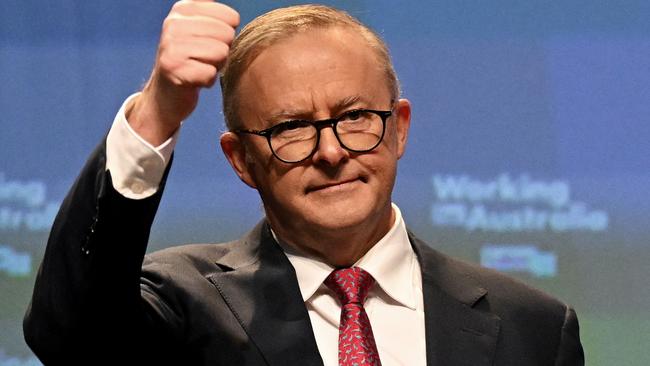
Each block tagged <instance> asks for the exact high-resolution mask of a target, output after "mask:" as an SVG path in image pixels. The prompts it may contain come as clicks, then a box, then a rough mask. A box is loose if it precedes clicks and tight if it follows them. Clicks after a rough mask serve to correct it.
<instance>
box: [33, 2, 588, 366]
mask: <svg viewBox="0 0 650 366" xmlns="http://www.w3.org/2000/svg"><path fill="white" fill-rule="evenodd" d="M238 22H239V16H238V15H237V13H236V12H235V11H234V10H233V9H231V8H229V7H227V6H225V5H222V4H217V3H213V2H199V1H180V2H178V3H177V4H175V5H174V7H173V9H172V11H171V12H170V14H169V16H168V17H167V19H166V20H165V22H164V25H163V31H162V35H161V40H160V45H159V49H158V55H157V60H156V65H155V67H154V70H153V73H152V75H151V78H150V79H149V82H148V83H147V85H146V86H145V88H144V90H143V91H142V92H141V93H140V94H137V95H135V96H134V97H132V98H129V99H128V100H127V101H126V102H125V104H124V106H123V108H122V109H121V110H120V112H118V116H117V117H116V120H115V123H114V125H113V127H112V128H111V130H110V132H109V134H108V136H107V139H106V141H105V142H103V143H102V144H100V146H99V147H98V148H97V150H96V151H95V152H94V154H93V155H92V156H91V158H90V160H89V161H88V163H87V164H86V167H85V168H84V170H83V171H82V173H81V175H80V176H79V178H78V180H77V181H76V182H75V185H74V186H73V188H72V190H71V192H70V193H69V195H68V197H67V198H66V200H65V201H64V203H63V205H62V207H61V211H60V213H59V215H58V216H57V218H56V221H55V224H54V227H53V229H52V232H51V235H50V240H49V242H48V247H47V250H46V253H45V258H44V260H43V264H42V265H41V268H40V271H39V275H38V278H37V282H36V286H35V290H34V296H33V299H32V303H31V305H30V308H29V309H28V311H27V314H26V317H25V336H26V339H27V341H28V343H29V344H30V346H31V347H32V348H33V349H34V351H35V352H36V354H37V355H38V356H39V358H40V359H41V360H43V361H44V362H45V363H46V364H48V363H54V364H59V363H68V364H69V363H73V364H74V363H82V362H83V363H86V364H96V363H100V364H103V363H117V362H121V363H125V362H126V360H134V361H135V362H141V363H145V364H188V365H194V364H199V365H203V364H205V365H208V364H210V365H264V364H269V365H322V364H326V365H336V364H340V365H347V364H372V365H379V364H383V365H582V364H583V363H584V361H583V354H582V348H581V345H580V340H579V335H578V324H577V319H576V317H575V313H574V312H573V310H572V309H570V308H569V307H568V306H566V305H565V304H563V303H561V302H559V301H557V300H554V299H552V298H550V297H549V296H547V295H545V294H542V293H540V292H538V291H535V290H532V289H530V288H528V287H526V286H524V285H522V284H519V283H517V282H514V281H512V280H510V279H507V278H505V277H503V276H501V275H499V274H496V273H493V272H491V271H487V270H484V269H480V268H477V267H475V266H472V265H469V264H465V263H462V262H458V261H456V260H453V259H451V258H448V257H446V256H444V255H442V254H440V253H437V252H435V251H434V250H432V249H430V248H429V247H428V246H427V245H426V244H424V243H423V242H421V241H420V240H419V239H417V238H416V237H415V236H413V235H412V234H410V233H409V232H407V231H406V227H405V224H404V221H403V219H402V217H401V214H400V212H399V209H398V208H397V206H395V205H392V203H391V191H392V188H393V185H394V182H395V174H396V166H397V160H398V159H399V158H400V157H401V156H402V155H403V153H404V150H405V146H406V141H407V136H408V129H409V123H410V104H409V102H408V101H407V100H406V99H401V98H399V87H398V83H397V78H396V77H395V73H394V71H393V68H392V65H391V63H390V59H389V56H388V52H387V50H386V48H385V45H384V44H383V42H382V41H381V40H380V39H379V38H378V37H377V36H376V35H375V34H374V33H372V32H371V31H370V30H369V29H367V28H366V27H365V26H363V25H362V24H361V23H359V22H358V21H357V20H356V19H354V18H352V17H350V16H349V15H347V14H346V13H343V12H341V11H338V10H335V9H331V8H327V7H322V6H299V7H292V8H286V9H278V10H276V11H273V12H270V13H268V14H265V15H263V16H261V17H259V18H257V19H256V20H254V21H253V22H252V23H250V24H249V25H248V26H247V27H245V28H244V29H243V30H242V31H241V33H240V34H239V36H238V37H237V39H236V40H234V41H233V38H234V33H235V31H234V28H235V27H236V26H237V25H238ZM231 42H232V44H231ZM218 72H220V73H222V77H221V86H222V92H223V99H224V103H223V104H224V112H225V116H226V122H227V125H228V128H229V131H228V132H226V133H224V134H223V136H222V137H221V146H222V149H223V152H224V154H225V156H226V158H227V159H228V161H229V162H230V164H231V165H232V167H233V170H234V171H235V173H236V174H237V175H238V176H239V177H240V179H241V180H242V181H243V182H244V183H246V184H247V185H249V186H251V187H252V188H254V189H256V190H257V191H258V192H259V194H260V197H261V199H262V202H263V205H264V209H265V213H266V218H265V219H264V220H263V221H262V222H261V223H260V224H259V225H258V226H257V227H255V228H254V229H253V230H252V231H251V232H250V233H249V234H247V235H246V236H244V237H243V238H241V239H239V240H237V241H234V242H230V243H224V244H204V245H191V246H181V247H176V248H172V249H168V250H164V251H162V252H158V253H154V254H152V255H150V256H147V257H146V258H144V263H143V257H144V252H145V249H146V243H147V240H148V235H149V228H150V226H151V222H152V220H153V217H154V214H155V211H156V208H157V205H158V202H159V200H160V196H161V194H162V191H163V188H164V181H165V178H164V176H165V172H166V171H167V170H168V169H169V167H170V160H171V158H170V157H171V150H172V149H173V144H174V141H175V134H176V133H177V131H178V130H179V128H180V123H181V121H182V120H183V119H184V118H186V117H187V116H188V115H189V114H190V113H191V112H192V110H193V109H194V107H195V105H196V103H197V100H198V94H199V91H200V89H201V88H203V87H209V86H211V85H212V84H213V83H214V82H215V80H216V77H217V73H218ZM348 297H349V298H348ZM353 297H354V299H352V298H353ZM348 301H349V302H350V303H348ZM350 319H351V320H350ZM350 340H352V342H351V341H350Z"/></svg>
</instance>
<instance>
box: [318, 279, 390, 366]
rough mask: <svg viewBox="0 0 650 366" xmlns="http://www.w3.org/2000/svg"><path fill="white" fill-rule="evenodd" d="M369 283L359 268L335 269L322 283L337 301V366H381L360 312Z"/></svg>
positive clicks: (373, 341) (367, 321)
mask: <svg viewBox="0 0 650 366" xmlns="http://www.w3.org/2000/svg"><path fill="white" fill-rule="evenodd" d="M373 283H375V279H374V278H372V276H371V275H370V274H369V273H368V272H366V271H364V270H363V269H361V268H359V267H353V268H342V269H337V270H335V271H334V272H332V273H331V274H330V275H329V276H328V277H327V279H325V285H326V286H327V287H329V288H330V289H332V290H333V291H334V292H335V293H336V296H338V298H339V300H340V301H341V324H340V325H339V366H368V365H372V366H381V361H379V354H378V353H377V345H376V344H375V337H374V336H373V335H372V328H371V327H370V321H369V320H368V315H367V314H366V310H365V309H364V308H363V302H364V301H365V300H366V296H368V290H369V289H370V286H372V284H373Z"/></svg>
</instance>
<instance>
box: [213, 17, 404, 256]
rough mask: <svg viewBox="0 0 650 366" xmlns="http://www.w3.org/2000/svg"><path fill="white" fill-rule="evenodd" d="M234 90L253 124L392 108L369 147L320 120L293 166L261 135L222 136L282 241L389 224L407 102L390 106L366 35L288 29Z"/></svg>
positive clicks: (248, 124)
mask: <svg viewBox="0 0 650 366" xmlns="http://www.w3.org/2000/svg"><path fill="white" fill-rule="evenodd" d="M238 93H239V100H240V109H239V116H240V119H241V121H242V123H243V124H244V127H245V128H247V129H254V130H262V129H266V128H269V127H271V126H273V125H276V124H278V123H280V122H283V121H286V120H292V119H307V120H320V119H327V118H332V117H336V116H338V115H340V114H341V113H343V112H346V111H349V110H352V109H361V108H365V109H375V110H391V109H392V110H393V116H391V117H389V119H388V120H387V123H386V133H385V136H384V139H383V141H382V143H381V144H380V145H379V146H378V147H377V148H375V149H374V150H372V151H370V152H367V153H353V152H350V151H347V150H345V149H344V148H343V147H341V145H340V144H339V142H338V141H337V139H336V137H335V135H334V132H333V131H332V128H329V127H326V128H323V129H322V130H321V131H320V134H321V137H320V144H319V146H318V149H317V150H316V152H315V153H314V154H313V155H312V156H311V157H310V158H308V159H307V160H305V161H303V162H300V163H297V164H288V163H284V162H282V161H280V160H278V159H277V158H275V157H274V156H273V154H272V152H271V150H270V148H269V146H268V144H267V141H266V139H265V138H264V137H261V136H256V135H239V136H237V135H234V134H229V133H227V134H226V135H224V136H228V137H225V139H226V140H230V141H235V142H236V143H235V144H234V146H236V148H234V149H233V148H232V146H233V145H231V147H230V148H228V147H224V151H225V152H226V155H228V157H229V159H230V161H231V163H233V166H234V167H235V170H236V171H237V172H238V174H239V176H240V178H241V179H242V180H243V181H244V182H246V183H247V184H248V185H250V186H252V187H254V188H256V189H257V190H258V191H259V194H260V196H261V198H262V201H263V203H264V208H265V211H266V214H267V217H268V219H269V220H270V222H271V225H272V227H273V229H274V230H275V231H276V232H277V233H278V234H279V235H280V236H281V237H282V238H284V239H285V240H288V241H294V243H293V244H298V245H300V244H301V243H300V241H302V240H306V239H307V238H309V237H313V236H315V235H328V236H336V235H334V234H336V233H340V234H344V233H350V232H352V231H355V230H356V231H358V230H364V231H365V232H366V233H368V235H373V233H374V234H377V235H378V236H379V237H381V235H383V234H385V232H387V231H388V230H389V228H390V226H391V225H392V220H393V218H392V209H391V206H390V202H391V191H392V188H393V184H394V181H395V174H396V166H397V160H398V159H399V158H400V157H401V155H402V153H403V151H404V145H405V143H406V135H407V132H408V125H409V118H410V106H409V104H408V101H406V100H399V101H393V103H392V104H391V95H390V91H389V88H388V86H387V82H386V77H385V74H384V71H383V68H382V66H381V65H380V64H379V62H378V61H377V59H376V56H375V54H374V53H373V50H372V49H371V48H370V47H369V46H368V45H367V44H366V43H365V41H364V40H363V38H361V37H360V36H359V35H357V34H355V33H353V32H352V31H350V30H347V29H343V28H331V29H325V30H310V31H307V32H302V33H298V34H296V35H294V36H291V37H290V38H288V39H286V40H283V41H281V42H279V43H278V44H275V45H273V46H271V47H268V48H266V49H265V50H264V51H262V52H261V53H260V54H259V55H258V56H257V57H256V58H255V60H254V61H253V62H252V63H251V64H250V66H249V68H248V70H247V71H246V73H245V74H244V75H243V77H242V79H241V80H240V84H239V89H238ZM222 146H223V139H222ZM229 150H230V151H231V153H232V154H231V153H229ZM233 159H234V160H233ZM292 238H293V240H292ZM295 241H297V242H295Z"/></svg>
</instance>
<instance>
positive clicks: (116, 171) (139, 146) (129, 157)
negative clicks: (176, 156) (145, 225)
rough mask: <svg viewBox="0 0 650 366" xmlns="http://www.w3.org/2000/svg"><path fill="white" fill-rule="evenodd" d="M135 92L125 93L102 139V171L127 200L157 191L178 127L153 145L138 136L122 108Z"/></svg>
mask: <svg viewBox="0 0 650 366" xmlns="http://www.w3.org/2000/svg"><path fill="white" fill-rule="evenodd" d="M138 94H139V93H136V94H133V95H131V96H129V97H128V98H127V99H126V100H125V101H124V103H123V104H122V107H121V108H120V110H119V111H118V112H117V115H116V116H115V120H113V125H112V126H111V129H110V131H109V132H108V136H107V138H106V170H110V172H111V178H112V180H113V188H115V190H116V191H118V192H119V193H120V194H121V195H123V196H124V197H127V198H131V199H143V198H147V197H150V196H152V195H153V194H154V193H156V192H157V191H158V188H159V186H160V182H161V180H162V176H163V174H164V173H165V168H166V167H167V164H168V163H169V160H170V158H171V155H172V152H173V150H174V146H175V145H176V141H177V140H178V134H179V132H180V128H179V129H178V130H177V131H176V132H175V133H174V135H173V136H172V137H170V138H169V139H168V140H167V141H165V142H163V143H162V144H161V145H160V146H157V147H154V146H152V145H151V144H150V143H148V142H147V141H145V140H144V139H143V138H142V137H141V136H140V135H138V134H137V133H136V132H135V131H134V130H133V129H132V128H131V126H130V125H129V122H128V121H127V120H126V114H125V109H126V106H127V105H128V104H129V103H130V102H131V100H132V99H133V98H134V97H136V96H137V95H138Z"/></svg>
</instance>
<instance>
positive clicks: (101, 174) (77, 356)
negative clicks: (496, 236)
mask: <svg viewBox="0 0 650 366" xmlns="http://www.w3.org/2000/svg"><path fill="white" fill-rule="evenodd" d="M104 150H105V147H104V144H103V143H102V144H101V145H100V146H99V147H98V148H97V149H96V151H95V152H94V153H93V155H92V156H91V158H90V159H89V161H88V162H87V164H86V166H85V167H84V169H83V171H82V173H81V174H80V176H79V178H78V179H77V181H76V182H75V184H74V186H73V187H72V189H71V191H70V193H69V194H68V196H67V197H66V199H65V200H64V202H63V204H62V207H61V210H60V212H59V214H58V215H57V218H56V220H55V223H54V226H53V228H52V231H51V234H50V239H49V241H48V246H47V249H46V252H45V257H44V259H43V262H42V264H41V267H40V269H39V274H38V277H37V280H36V285H35V289H34V295H33V298H32V302H31V304H30V307H29V309H28V310H27V313H26V315H25V321H24V331H25V338H26V340H27V342H28V344H29V345H30V347H32V349H33V350H34V352H35V353H36V354H37V355H38V357H39V358H40V359H41V360H42V361H43V362H44V363H45V364H46V365H49V364H80V363H83V364H123V363H132V362H136V363H140V364H156V365H158V364H179V365H276V366H287V365H322V360H321V358H320V355H319V353H318V348H317V346H316V341H315V339H314V334H313V330H312V328H311V323H310V320H309V316H308V313H307V310H306V307H305V305H304V303H303V301H302V297H301V294H300V290H299V287H298V282H297V279H296V275H295V272H294V270H293V267H292V266H291V263H290V262H289V261H288V259H287V257H286V256H285V255H284V253H283V252H282V250H281V249H280V247H279V246H278V244H277V243H276V242H275V241H274V239H273V237H272V235H271V234H270V230H269V226H268V224H267V223H266V222H265V221H262V222H261V223H260V224H258V225H257V226H256V227H255V228H254V229H253V230H251V231H250V232H249V233H248V234H247V235H245V236H244V237H242V238H241V239H239V240H236V241H233V242H230V243H222V244H195V245H186V246H179V247H174V248H170V249H166V250H163V251H159V252H156V253H153V254H151V255H148V256H146V257H145V250H146V244H147V241H148V235H149V229H150V226H151V223H152V221H153V217H154V215H155V212H156V209H157V206H158V202H159V200H160V196H161V194H162V190H163V187H162V186H161V189H160V190H159V192H158V193H157V194H155V195H154V196H152V197H150V198H147V199H144V200H130V199H127V198H125V197H123V196H121V195H120V194H119V193H117V192H116V191H115V190H114V189H113V188H112V184H111V181H110V174H109V173H108V172H105V153H104ZM163 185H164V183H163ZM410 240H411V244H412V245H413V248H414V249H415V251H416V253H417V256H418V259H419V262H420V266H421V269H422V280H423V291H424V305H425V324H426V344H427V364H428V365H445V366H460V365H468V366H469V365H471V366H487V365H503V366H505V365H512V366H515V365H517V366H521V365H540V366H541V365H583V364H584V360H583V352H582V347H581V345H580V340H579V334H578V333H579V332H578V323H577V319H576V315H575V313H574V312H573V310H572V309H571V308H570V307H568V306H567V305H565V304H563V303H561V302H559V301H557V300H555V299H553V298H551V297H550V296H548V295H546V294H544V293H542V292H539V291H537V290H534V289H531V288H529V287H527V286H525V285H523V284H521V283H519V282H516V281H514V280H511V279H509V278H507V277H504V276H502V275H500V274H498V273H496V272H493V271H490V270H486V269H482V268H479V267H477V266H474V265H470V264H467V263H464V262H461V261H458V260H454V259H452V258H449V257H447V256H445V255H443V254H441V253H439V252H437V251H435V250H433V249H431V248H430V247H429V246H428V245H426V244H425V243H423V242H422V241H420V240H419V239H418V238H416V237H415V236H414V235H412V234H410ZM143 257H144V260H143ZM395 336H396V337H399V335H395Z"/></svg>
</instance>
